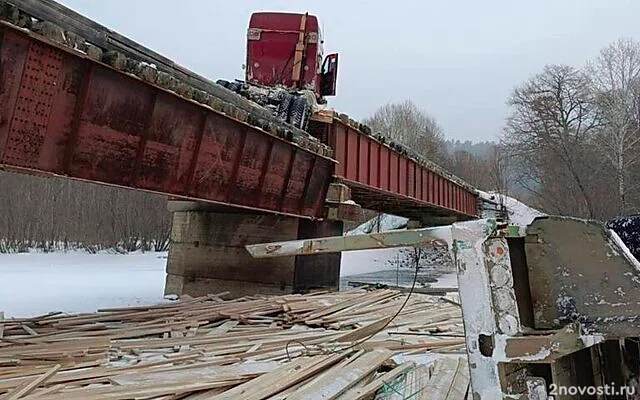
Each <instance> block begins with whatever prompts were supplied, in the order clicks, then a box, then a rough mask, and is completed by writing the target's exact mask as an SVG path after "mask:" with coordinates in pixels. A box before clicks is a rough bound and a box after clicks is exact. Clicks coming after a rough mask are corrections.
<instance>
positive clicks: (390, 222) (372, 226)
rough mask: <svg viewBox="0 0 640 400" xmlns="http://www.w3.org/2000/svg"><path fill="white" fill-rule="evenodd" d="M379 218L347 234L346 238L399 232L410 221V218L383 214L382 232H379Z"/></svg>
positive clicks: (381, 220)
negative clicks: (393, 231)
mask: <svg viewBox="0 0 640 400" xmlns="http://www.w3.org/2000/svg"><path fill="white" fill-rule="evenodd" d="M377 218H378V217H374V218H372V219H370V220H369V221H367V222H364V223H362V224H360V225H359V226H358V227H356V228H354V229H352V230H350V231H349V232H347V233H346V234H345V236H351V235H365V234H368V233H375V232H386V231H392V230H397V229H401V228H403V227H405V226H406V225H407V222H408V221H409V219H408V218H404V217H398V216H396V215H391V214H382V215H381V216H380V221H379V223H380V230H378V220H377Z"/></svg>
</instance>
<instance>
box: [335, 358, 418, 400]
mask: <svg viewBox="0 0 640 400" xmlns="http://www.w3.org/2000/svg"><path fill="white" fill-rule="evenodd" d="M411 368H415V363H414V362H412V361H407V362H405V363H402V364H400V365H398V366H397V367H395V368H394V369H392V370H391V371H389V372H387V373H385V374H383V375H381V376H380V377H378V378H376V379H375V380H373V381H372V382H370V383H369V384H367V385H366V386H364V387H363V388H361V389H358V390H357V391H355V392H354V393H351V394H350V395H349V396H344V397H341V398H340V400H365V399H369V398H371V396H373V395H374V394H375V393H376V391H378V389H380V388H381V387H382V386H384V384H386V383H388V382H392V381H393V380H394V379H396V378H397V377H399V376H400V375H402V374H404V373H405V372H406V371H407V370H409V369H411Z"/></svg>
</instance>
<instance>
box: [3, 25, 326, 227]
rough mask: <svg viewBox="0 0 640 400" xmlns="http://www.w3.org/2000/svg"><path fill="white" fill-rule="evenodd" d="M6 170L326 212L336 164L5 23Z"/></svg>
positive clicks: (298, 212) (295, 211)
mask: <svg viewBox="0 0 640 400" xmlns="http://www.w3.org/2000/svg"><path fill="white" fill-rule="evenodd" d="M0 62H1V64H0V65H1V69H0V84H1V88H2V90H1V91H0V105H1V107H0V166H1V167H3V168H5V169H7V170H13V171H18V172H32V173H44V174H55V175H66V176H69V177H72V178H76V179H83V180H88V181H93V182H99V183H106V184H113V185H119V186H124V187H130V188H136V189H143V190H148V191H153V192H159V193H165V194H167V195H171V196H174V197H180V198H191V199H198V200H202V201H212V202H219V203H225V204H231V205H234V206H239V207H246V208H251V209H259V210H264V211H270V212H277V213H283V214H289V215H295V216H303V217H314V218H322V217H324V216H325V212H326V211H325V208H324V199H325V196H326V192H327V189H328V186H329V183H330V181H331V179H332V177H331V172H332V169H333V163H334V162H333V160H331V159H329V158H325V157H322V156H319V155H317V154H314V153H312V152H310V151H307V150H305V149H302V148H300V147H298V146H296V145H295V144H293V143H290V142H287V141H285V140H283V139H280V138H278V137H276V136H274V135H271V134H269V133H267V132H265V131H262V130H260V129H258V128H255V127H253V126H251V125H248V124H246V123H243V122H240V121H238V120H235V119H233V118H231V117H229V116H226V115H224V114H221V113H219V112H216V111H214V110H212V109H211V108H208V107H205V106H202V105H200V104H198V103H195V102H193V101H189V100H186V99H184V98H182V97H179V96H177V95H175V94H174V93H172V92H169V91H166V90H163V89H161V88H159V87H157V86H155V85H152V84H149V83H147V82H144V81H142V80H140V79H138V78H136V77H133V76H129V75H127V74H124V73H122V72H120V71H116V70H114V69H112V68H110V67H108V66H105V65H103V64H101V63H99V62H96V61H94V60H91V59H89V58H87V57H84V56H83V55H82V54H79V53H77V52H73V51H69V50H67V49H65V48H62V47H59V46H57V45H55V44H52V43H49V42H47V41H46V40H44V39H42V38H41V37H39V36H35V35H32V34H30V33H29V32H24V31H22V30H18V29H16V28H14V27H11V26H9V25H7V24H4V23H1V25H0Z"/></svg>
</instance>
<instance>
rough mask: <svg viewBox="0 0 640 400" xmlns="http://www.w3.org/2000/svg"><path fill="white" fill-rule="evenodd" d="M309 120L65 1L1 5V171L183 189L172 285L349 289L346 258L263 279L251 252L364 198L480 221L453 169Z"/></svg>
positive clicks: (415, 212) (346, 122) (289, 265)
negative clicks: (300, 122) (283, 113)
mask: <svg viewBox="0 0 640 400" xmlns="http://www.w3.org/2000/svg"><path fill="white" fill-rule="evenodd" d="M290 15H294V14H290ZM298 17H299V18H302V19H305V20H306V18H307V16H306V15H305V16H304V17H301V16H298ZM298 17H296V18H298ZM273 18H275V17H273ZM307 29H308V26H307V25H305V27H304V28H303V27H302V25H301V28H300V31H299V32H295V34H296V35H297V34H300V37H303V38H304V37H307V36H309V35H310V33H309V32H307ZM303 43H307V42H306V41H304V42H303ZM267 44H268V43H267ZM296 48H298V47H296ZM309 119H310V121H309V122H308V125H307V126H305V128H306V130H303V129H301V127H299V126H295V125H294V124H291V123H289V122H288V121H286V120H284V121H283V120H281V119H279V118H277V115H274V114H273V113H272V112H271V111H270V110H269V109H268V108H267V107H265V106H264V105H260V104H257V103H256V102H254V101H251V100H250V99H247V98H245V97H242V96H241V95H239V94H237V93H235V92H234V91H232V90H229V89H228V88H225V87H223V86H221V85H218V84H216V83H214V82H212V81H210V80H208V79H206V78H204V77H201V76H199V75H197V74H195V73H193V72H191V71H188V70H186V69H185V68H183V67H180V66H179V65H177V64H175V63H173V62H172V61H170V60H168V59H166V58H164V57H162V56H161V55H159V54H157V53H155V52H153V51H151V50H149V49H146V48H144V47H142V46H140V45H138V44H137V43H135V42H133V41H131V40H129V39H127V38H124V37H122V36H121V35H119V34H117V33H115V32H112V31H110V30H109V29H107V28H105V27H103V26H101V25H99V24H97V23H95V22H93V21H91V20H88V19H87V18H85V17H82V16H81V15H79V14H77V13H75V12H73V11H72V10H69V9H67V8H65V7H63V6H61V5H60V4H58V3H55V2H54V1H51V0H43V1H40V0H39V1H35V0H11V1H0V168H2V169H4V170H7V171H12V172H17V173H28V174H37V175H43V176H63V177H68V178H72V179H78V180H83V181H88V182H96V183H101V184H108V185H117V186H121V187H125V188H131V189H135V190H144V191H149V192H154V193H161V194H165V195H167V196H169V197H170V198H171V199H172V202H171V204H170V210H171V211H172V212H174V226H173V233H172V248H171V250H170V256H169V262H168V266H167V273H168V275H167V286H166V291H167V292H171V293H178V294H181V293H191V294H198V293H202V292H210V291H212V290H217V289H220V290H221V291H222V290H229V291H231V292H232V293H234V294H238V295H241V294H244V293H247V292H250V293H255V292H263V293H282V292H287V291H292V290H304V289H308V288H312V287H325V288H331V287H337V285H338V277H339V270H340V254H339V253H338V254H328V255H318V256H317V257H306V258H302V257H298V258H287V259H280V260H272V261H267V262H261V263H260V264H259V268H260V269H259V271H260V273H259V274H256V273H255V272H254V271H255V267H256V265H258V264H256V261H255V260H253V259H251V258H250V257H249V255H248V254H246V252H245V250H244V245H246V244H251V243H260V242H265V241H276V240H290V239H296V238H313V237H318V236H327V235H335V234H342V229H343V221H344V220H348V219H351V218H354V217H357V215H358V213H359V210H360V208H359V206H362V207H365V208H369V209H374V210H378V211H381V212H387V213H393V214H397V215H401V216H406V217H408V218H412V219H415V220H418V221H421V222H422V223H423V224H441V223H449V222H453V221H458V220H468V219H474V218H476V217H477V216H478V194H477V191H476V190H475V189H474V188H472V187H470V186H469V185H467V184H466V183H464V182H463V181H461V180H460V179H458V178H456V177H455V176H453V175H451V174H449V173H447V172H446V171H444V170H443V169H441V168H439V167H438V166H437V165H435V164H433V163H430V162H429V161H428V160H425V159H423V158H421V157H419V156H418V155H416V154H414V153H412V152H411V151H410V150H408V149H406V148H404V147H403V146H401V145H398V144H395V143H392V142H389V141H388V140H386V139H384V137H383V136H380V135H376V134H372V133H371V132H370V129H368V128H367V127H366V126H363V125H362V124H359V123H357V122H356V121H354V120H352V119H350V118H349V117H348V116H346V115H344V114H340V113H337V112H334V111H332V110H328V109H326V108H324V109H316V112H314V113H313V115H311V117H310V118H309ZM353 203H356V204H357V205H354V204H353ZM247 282H250V283H251V284H250V285H247V284H246V283H247Z"/></svg>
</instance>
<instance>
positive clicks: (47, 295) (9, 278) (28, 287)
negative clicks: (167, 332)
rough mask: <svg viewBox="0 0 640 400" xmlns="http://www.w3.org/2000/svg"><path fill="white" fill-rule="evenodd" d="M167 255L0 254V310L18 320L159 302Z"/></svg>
mask: <svg viewBox="0 0 640 400" xmlns="http://www.w3.org/2000/svg"><path fill="white" fill-rule="evenodd" d="M166 257H167V253H132V254H127V255H122V254H109V253H99V254H89V253H86V252H84V251H70V252H66V253H18V254H0V282H2V290H0V312H2V311H4V313H5V317H12V316H13V317H24V316H34V315H38V314H46V313H48V312H51V311H64V312H91V311H95V310H97V309H99V308H109V307H123V306H135V305H140V304H156V303H159V302H161V301H162V300H163V299H162V295H163V288H164V278H165V273H164V269H165V264H166V261H167V260H166Z"/></svg>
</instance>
